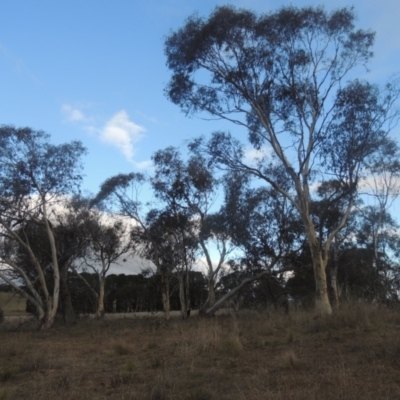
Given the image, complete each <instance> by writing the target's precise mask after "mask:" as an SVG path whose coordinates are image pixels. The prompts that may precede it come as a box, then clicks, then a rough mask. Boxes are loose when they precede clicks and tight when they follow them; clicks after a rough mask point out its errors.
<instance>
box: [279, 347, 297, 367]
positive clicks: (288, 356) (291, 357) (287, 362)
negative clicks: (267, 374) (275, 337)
mask: <svg viewBox="0 0 400 400" xmlns="http://www.w3.org/2000/svg"><path fill="white" fill-rule="evenodd" d="M282 362H283V366H284V367H285V368H289V369H297V368H299V367H300V360H299V359H298V358H297V356H296V354H295V353H294V351H293V350H289V351H287V352H285V353H284V354H283V356H282Z"/></svg>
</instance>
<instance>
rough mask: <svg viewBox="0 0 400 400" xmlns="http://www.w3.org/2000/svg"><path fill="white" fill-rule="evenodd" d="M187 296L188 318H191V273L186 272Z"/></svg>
mask: <svg viewBox="0 0 400 400" xmlns="http://www.w3.org/2000/svg"><path fill="white" fill-rule="evenodd" d="M185 294H186V317H187V318H189V317H190V309H191V304H190V283H189V271H186V285H185Z"/></svg>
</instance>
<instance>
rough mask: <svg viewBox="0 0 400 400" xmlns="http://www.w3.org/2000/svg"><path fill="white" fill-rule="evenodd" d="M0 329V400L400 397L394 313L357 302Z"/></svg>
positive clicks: (399, 320)
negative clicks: (313, 309) (324, 314)
mask: <svg viewBox="0 0 400 400" xmlns="http://www.w3.org/2000/svg"><path fill="white" fill-rule="evenodd" d="M155 326H157V328H154V327H155ZM0 329H2V330H0V400H4V399H32V400H35V399H42V400H46V399H54V398H57V399H61V400H62V399H76V400H84V399H130V400H140V399H144V400H162V399H164V400H175V399H176V400H180V399H182V400H214V399H215V400H220V399H221V400H224V399H226V400H228V399H229V400H231V399H239V400H241V399H243V400H244V399H246V400H261V399H262V400H265V399H267V400H268V399H274V400H275V399H277V400H283V399H287V400H303V399H304V400H310V399H311V400H312V399H315V400H317V399H318V400H325V399H327V400H331V399H332V400H333V399H343V400H347V399H348V400H350V399H351V400H353V399H366V400H368V399H374V400H378V399H397V398H400V335H399V330H400V313H399V312H398V311H394V310H386V309H376V308H373V307H371V306H366V305H362V304H357V305H352V306H345V307H342V309H341V310H340V311H338V312H337V313H336V314H335V315H334V316H333V317H330V318H320V317H318V316H315V315H313V314H310V313H305V312H302V311H296V312H292V313H290V314H289V315H288V316H286V315H283V314H280V313H275V312H272V311H269V312H264V313H257V312H250V311H247V312H242V313H239V314H238V315H236V316H219V317H215V318H211V319H204V318H198V317H196V318H192V319H190V320H188V321H180V320H173V321H170V322H169V324H159V323H157V322H156V320H154V319H147V320H142V319H136V320H129V319H125V320H114V321H109V322H108V323H104V322H101V321H93V320H83V321H80V322H79V323H78V324H77V325H76V326H73V327H64V326H62V325H61V324H60V325H58V324H56V326H55V327H54V329H53V330H52V331H50V332H36V331H32V330H31V329H30V328H27V327H25V328H21V329H20V330H17V331H15V330H13V331H7V330H6V328H5V327H4V326H3V327H1V326H0Z"/></svg>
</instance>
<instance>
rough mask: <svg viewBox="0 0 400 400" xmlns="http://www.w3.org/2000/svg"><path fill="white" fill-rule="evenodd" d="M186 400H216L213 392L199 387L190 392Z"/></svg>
mask: <svg viewBox="0 0 400 400" xmlns="http://www.w3.org/2000/svg"><path fill="white" fill-rule="evenodd" d="M185 399H186V400H213V399H215V397H214V395H213V394H212V392H210V391H209V390H208V389H205V388H202V387H198V388H196V389H193V390H191V391H190V393H189V395H188V396H186V397H185Z"/></svg>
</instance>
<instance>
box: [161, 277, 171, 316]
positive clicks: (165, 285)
mask: <svg viewBox="0 0 400 400" xmlns="http://www.w3.org/2000/svg"><path fill="white" fill-rule="evenodd" d="M161 290H162V302H163V308H164V314H165V319H166V320H167V321H169V319H170V317H171V316H170V309H171V307H170V302H169V278H168V277H167V276H164V275H161Z"/></svg>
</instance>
